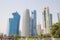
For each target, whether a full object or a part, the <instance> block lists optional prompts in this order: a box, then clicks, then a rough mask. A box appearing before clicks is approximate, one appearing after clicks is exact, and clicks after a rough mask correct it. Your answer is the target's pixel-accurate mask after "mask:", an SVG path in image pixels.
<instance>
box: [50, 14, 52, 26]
mask: <svg viewBox="0 0 60 40" xmlns="http://www.w3.org/2000/svg"><path fill="white" fill-rule="evenodd" d="M51 25H52V14H50V26H51Z"/></svg>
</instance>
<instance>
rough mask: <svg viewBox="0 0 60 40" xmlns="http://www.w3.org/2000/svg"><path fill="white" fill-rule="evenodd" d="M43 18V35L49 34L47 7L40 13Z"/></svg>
mask: <svg viewBox="0 0 60 40" xmlns="http://www.w3.org/2000/svg"><path fill="white" fill-rule="evenodd" d="M42 17H43V27H44V34H46V33H47V34H49V33H50V14H49V7H45V8H44V9H43V13H42Z"/></svg>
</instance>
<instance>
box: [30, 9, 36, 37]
mask: <svg viewBox="0 0 60 40" xmlns="http://www.w3.org/2000/svg"><path fill="white" fill-rule="evenodd" d="M30 27H31V36H36V35H37V30H36V10H34V11H33V12H32V14H31V21H30Z"/></svg>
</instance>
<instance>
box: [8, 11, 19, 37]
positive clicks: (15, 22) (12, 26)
mask: <svg viewBox="0 0 60 40" xmlns="http://www.w3.org/2000/svg"><path fill="white" fill-rule="evenodd" d="M12 15H13V18H9V34H8V35H9V36H11V35H13V34H19V22H20V15H19V14H18V12H14V13H12Z"/></svg>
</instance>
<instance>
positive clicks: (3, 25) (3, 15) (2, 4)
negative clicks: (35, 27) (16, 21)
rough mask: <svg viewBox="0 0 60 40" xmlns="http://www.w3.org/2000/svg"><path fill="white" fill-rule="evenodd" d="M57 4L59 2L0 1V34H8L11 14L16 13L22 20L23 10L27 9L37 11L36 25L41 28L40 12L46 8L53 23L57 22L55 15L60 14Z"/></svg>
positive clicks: (38, 0) (31, 0) (54, 0)
mask: <svg viewBox="0 0 60 40" xmlns="http://www.w3.org/2000/svg"><path fill="white" fill-rule="evenodd" d="M59 2H60V0H0V33H4V34H7V33H8V28H9V25H8V23H9V18H11V17H13V16H12V13H13V12H16V11H17V12H18V13H19V14H20V16H21V18H22V16H23V15H22V14H23V12H24V10H25V9H29V10H30V12H31V11H32V10H36V11H37V24H41V27H42V26H43V25H42V10H43V8H44V7H45V6H48V7H49V12H50V13H51V14H52V15H53V23H55V22H57V20H58V19H57V13H58V12H60V4H59ZM20 26H21V23H20ZM42 28H43V27H42Z"/></svg>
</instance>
